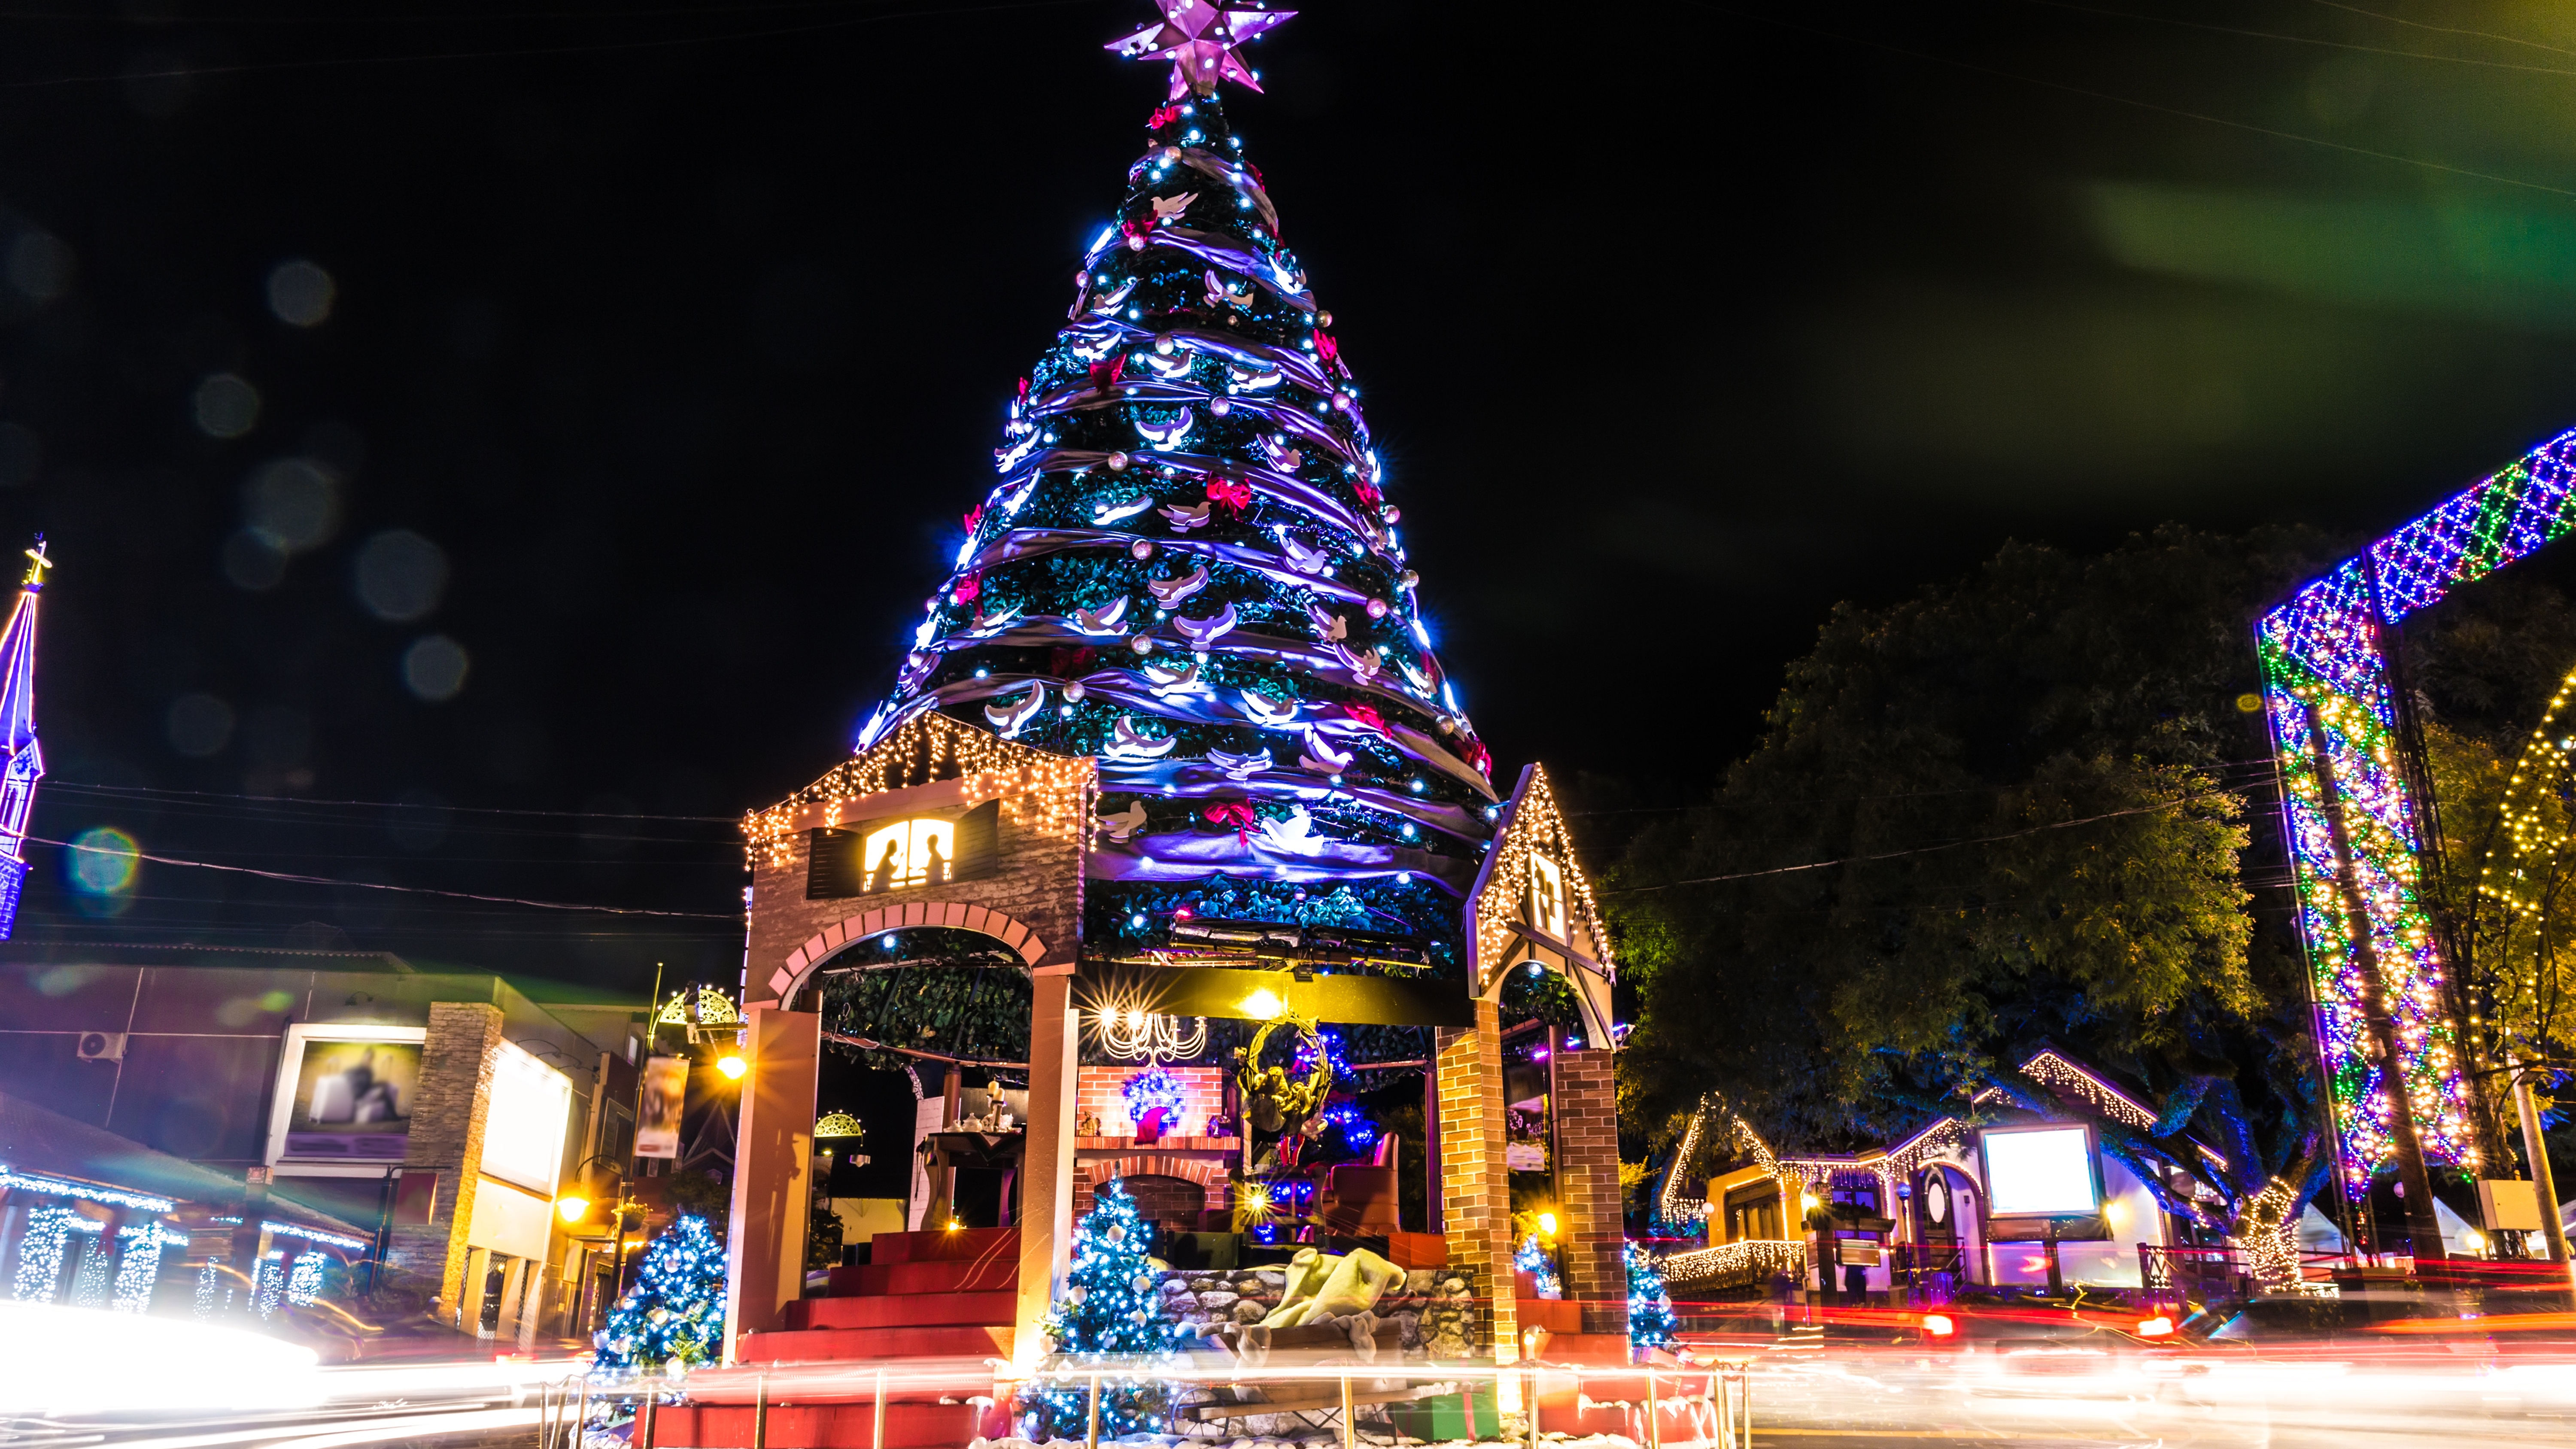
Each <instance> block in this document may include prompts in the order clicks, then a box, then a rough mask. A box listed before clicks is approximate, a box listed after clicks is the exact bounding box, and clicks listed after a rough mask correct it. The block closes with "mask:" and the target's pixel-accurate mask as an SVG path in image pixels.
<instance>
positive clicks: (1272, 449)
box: [1260, 433, 1306, 473]
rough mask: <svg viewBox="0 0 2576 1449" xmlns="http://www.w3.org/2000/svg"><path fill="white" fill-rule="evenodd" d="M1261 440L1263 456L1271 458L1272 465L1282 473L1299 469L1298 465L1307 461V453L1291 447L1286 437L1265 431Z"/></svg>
mask: <svg viewBox="0 0 2576 1449" xmlns="http://www.w3.org/2000/svg"><path fill="white" fill-rule="evenodd" d="M1260 441H1261V456H1262V457H1264V458H1267V459H1269V460H1270V466H1271V467H1273V468H1276V469H1278V470H1279V471H1280V472H1282V473H1294V472H1296V471H1297V465H1299V464H1301V463H1303V462H1305V461H1306V455H1305V454H1303V453H1301V452H1298V451H1297V450H1296V449H1295V448H1292V447H1289V446H1288V440H1287V439H1285V438H1281V437H1274V436H1272V435H1271V434H1268V433H1264V434H1262V435H1261V440H1260Z"/></svg>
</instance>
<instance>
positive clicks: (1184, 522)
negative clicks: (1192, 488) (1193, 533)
mask: <svg viewBox="0 0 2576 1449" xmlns="http://www.w3.org/2000/svg"><path fill="white" fill-rule="evenodd" d="M1208 507H1209V505H1207V504H1205V503H1197V504H1192V505H1191V506H1189V507H1187V508H1182V507H1179V506H1177V505H1175V504H1170V503H1166V504H1164V505H1163V518H1164V520H1165V521H1166V522H1168V523H1170V524H1171V525H1172V532H1174V533H1187V532H1189V531H1190V530H1191V529H1193V528H1205V527H1206V526H1207V521H1208Z"/></svg>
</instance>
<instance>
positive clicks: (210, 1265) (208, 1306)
mask: <svg viewBox="0 0 2576 1449" xmlns="http://www.w3.org/2000/svg"><path fill="white" fill-rule="evenodd" d="M222 1281H223V1280H222V1277H221V1275H219V1274H218V1273H217V1272H216V1270H215V1263H214V1260H213V1259H211V1258H209V1259H207V1260H206V1261H205V1262H203V1263H200V1264H198V1265H197V1321H198V1322H199V1323H203V1322H205V1321H206V1320H207V1319H209V1318H212V1317H214V1316H215V1309H216V1308H217V1307H218V1306H219V1305H217V1304H216V1302H215V1288H216V1286H217V1285H218V1284H220V1283H221V1282H222ZM220 1306H222V1307H225V1308H229V1307H231V1306H232V1295H231V1294H230V1293H226V1294H225V1295H224V1302H223V1303H222V1304H221V1305H220Z"/></svg>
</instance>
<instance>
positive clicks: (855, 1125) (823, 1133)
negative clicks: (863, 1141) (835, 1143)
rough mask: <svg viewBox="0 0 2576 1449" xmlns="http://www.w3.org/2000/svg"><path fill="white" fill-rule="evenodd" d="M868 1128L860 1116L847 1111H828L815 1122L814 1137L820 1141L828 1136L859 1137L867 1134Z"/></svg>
mask: <svg viewBox="0 0 2576 1449" xmlns="http://www.w3.org/2000/svg"><path fill="white" fill-rule="evenodd" d="M866 1130H867V1129H866V1128H864V1127H862V1126H861V1125H860V1124H859V1119H858V1118H856V1117H853V1116H851V1115H850V1114H849V1113H847V1112H826V1113H824V1114H823V1116H822V1119H821V1120H820V1121H817V1122H816V1123H815V1124H814V1138H815V1140H816V1141H818V1142H819V1141H821V1140H822V1139H824V1138H826V1137H859V1136H864V1135H866Z"/></svg>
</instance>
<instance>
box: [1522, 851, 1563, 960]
mask: <svg viewBox="0 0 2576 1449" xmlns="http://www.w3.org/2000/svg"><path fill="white" fill-rule="evenodd" d="M1529 866H1530V907H1529V921H1530V926H1531V928H1532V929H1534V930H1536V931H1538V932H1539V933H1540V934H1542V935H1546V936H1552V937H1554V938H1556V939H1557V940H1560V941H1562V940H1564V939H1565V871H1564V870H1563V869H1562V868H1561V867H1559V866H1558V865H1557V863H1556V862H1555V861H1552V860H1550V859H1548V858H1547V857H1546V856H1544V855H1532V856H1531V857H1530V858H1529Z"/></svg>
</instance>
